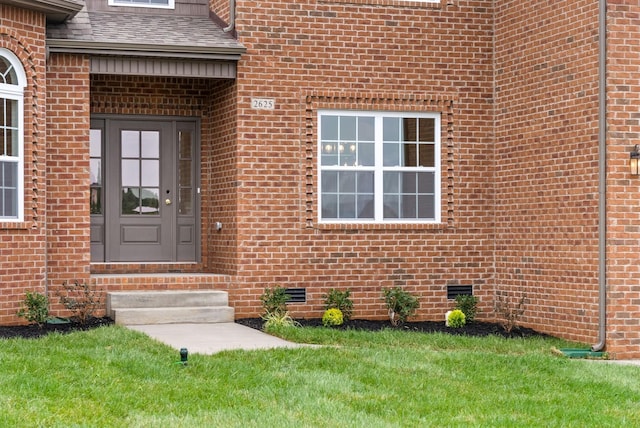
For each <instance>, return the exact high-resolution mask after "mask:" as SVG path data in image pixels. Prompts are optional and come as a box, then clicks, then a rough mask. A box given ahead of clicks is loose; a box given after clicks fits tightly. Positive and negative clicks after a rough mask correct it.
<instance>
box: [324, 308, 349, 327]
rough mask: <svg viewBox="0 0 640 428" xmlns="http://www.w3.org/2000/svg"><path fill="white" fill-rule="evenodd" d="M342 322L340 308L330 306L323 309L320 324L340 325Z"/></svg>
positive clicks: (342, 317) (327, 325)
mask: <svg viewBox="0 0 640 428" xmlns="http://www.w3.org/2000/svg"><path fill="white" fill-rule="evenodd" d="M343 322H344V316H343V313H342V311H341V310H340V309H338V308H331V309H327V310H326V311H324V315H322V325H323V326H325V327H333V326H335V325H342V323H343Z"/></svg>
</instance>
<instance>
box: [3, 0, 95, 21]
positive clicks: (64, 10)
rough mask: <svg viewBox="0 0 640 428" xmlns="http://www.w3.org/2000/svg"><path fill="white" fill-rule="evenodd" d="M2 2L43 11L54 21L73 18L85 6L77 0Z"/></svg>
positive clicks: (48, 18) (4, 0) (19, 0)
mask: <svg viewBox="0 0 640 428" xmlns="http://www.w3.org/2000/svg"><path fill="white" fill-rule="evenodd" d="M0 4H8V5H12V6H16V7H20V8H23V9H28V10H35V11H38V12H42V13H44V14H45V15H46V16H47V20H48V21H49V22H52V23H61V22H64V21H66V20H68V19H71V18H73V17H74V16H75V15H76V14H77V13H78V12H80V10H81V9H82V8H83V6H84V2H80V1H77V0H0Z"/></svg>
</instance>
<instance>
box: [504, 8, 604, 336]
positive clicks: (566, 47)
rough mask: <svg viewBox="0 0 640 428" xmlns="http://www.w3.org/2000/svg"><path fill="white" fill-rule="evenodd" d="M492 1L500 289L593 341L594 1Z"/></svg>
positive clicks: (537, 321)
mask: <svg viewBox="0 0 640 428" xmlns="http://www.w3.org/2000/svg"><path fill="white" fill-rule="evenodd" d="M495 5H496V25H495V34H496V46H495V64H496V68H495V76H496V89H495V112H496V142H495V147H496V151H495V168H496V179H495V182H496V184H497V185H496V188H495V189H496V216H495V219H496V226H497V228H496V289H497V291H498V292H499V293H500V295H503V296H504V298H505V299H507V300H510V301H511V302H515V301H516V300H518V299H520V298H521V297H522V296H526V306H525V313H524V316H523V317H522V321H523V322H524V323H525V324H528V325H530V326H533V327H535V328H536V329H538V330H541V331H545V332H549V333H553V334H555V335H561V336H564V337H567V338H570V339H574V340H580V341H583V342H595V340H596V336H597V309H598V307H597V302H598V300H597V290H598V271H597V266H598V238H597V236H598V235H597V225H598V176H597V172H598V169H597V164H598V98H597V94H598V86H597V83H598V69H597V64H598V56H597V55H598V34H597V29H598V13H597V12H598V4H597V2H593V1H586V0H584V1H565V2H506V1H498V2H495ZM532 16H535V17H536V19H535V21H534V20H531V19H530V17H532Z"/></svg>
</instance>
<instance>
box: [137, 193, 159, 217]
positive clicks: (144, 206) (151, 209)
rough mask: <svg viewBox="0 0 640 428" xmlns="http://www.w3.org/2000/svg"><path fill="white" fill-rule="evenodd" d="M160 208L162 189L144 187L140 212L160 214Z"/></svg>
mask: <svg viewBox="0 0 640 428" xmlns="http://www.w3.org/2000/svg"><path fill="white" fill-rule="evenodd" d="M159 208H160V189H157V188H155V189H152V188H144V189H142V198H141V201H140V209H139V211H140V214H146V215H148V214H158V210H159Z"/></svg>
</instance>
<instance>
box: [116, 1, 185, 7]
mask: <svg viewBox="0 0 640 428" xmlns="http://www.w3.org/2000/svg"><path fill="white" fill-rule="evenodd" d="M166 1H167V4H152V3H132V2H129V1H124V0H109V3H108V4H109V6H125V7H146V8H152V9H175V0H166Z"/></svg>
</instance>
